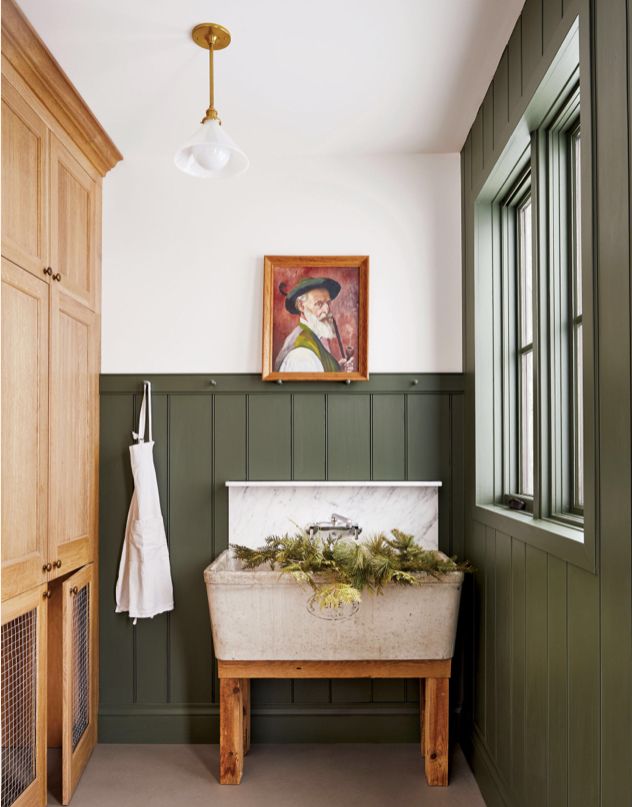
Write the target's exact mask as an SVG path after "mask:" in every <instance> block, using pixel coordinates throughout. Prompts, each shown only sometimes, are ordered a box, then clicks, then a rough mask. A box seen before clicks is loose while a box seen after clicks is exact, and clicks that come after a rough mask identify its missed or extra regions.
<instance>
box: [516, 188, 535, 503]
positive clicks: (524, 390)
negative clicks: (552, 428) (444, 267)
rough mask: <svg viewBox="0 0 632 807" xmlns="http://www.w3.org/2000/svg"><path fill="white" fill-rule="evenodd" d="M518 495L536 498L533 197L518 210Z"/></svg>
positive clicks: (528, 198)
mask: <svg viewBox="0 0 632 807" xmlns="http://www.w3.org/2000/svg"><path fill="white" fill-rule="evenodd" d="M517 231H518V232H517V235H518V239H517V241H518V255H517V261H516V263H517V269H518V283H517V288H518V339H517V362H518V373H517V376H518V384H519V393H518V400H519V401H520V404H519V410H518V411H519V414H518V423H519V431H518V435H519V440H518V468H519V474H518V490H517V492H518V493H521V494H522V495H523V496H531V497H532V496H533V254H532V247H531V237H532V233H531V197H530V196H528V197H527V199H526V200H525V201H524V202H523V203H522V204H521V205H520V207H519V208H518V227H517Z"/></svg>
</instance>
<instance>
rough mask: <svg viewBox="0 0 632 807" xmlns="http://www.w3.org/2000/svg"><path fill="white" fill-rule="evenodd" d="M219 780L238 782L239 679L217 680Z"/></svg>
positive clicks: (240, 742)
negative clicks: (218, 690) (218, 688)
mask: <svg viewBox="0 0 632 807" xmlns="http://www.w3.org/2000/svg"><path fill="white" fill-rule="evenodd" d="M219 686H220V692H219V783H220V784H221V785H238V784H239V783H240V782H241V776H242V773H243V770H244V704H243V679H242V678H220V679H219Z"/></svg>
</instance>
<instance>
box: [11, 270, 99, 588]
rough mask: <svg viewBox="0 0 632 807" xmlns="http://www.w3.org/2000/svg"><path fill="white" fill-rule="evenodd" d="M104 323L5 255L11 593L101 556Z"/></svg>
mask: <svg viewBox="0 0 632 807" xmlns="http://www.w3.org/2000/svg"><path fill="white" fill-rule="evenodd" d="M98 321H99V320H98V316H97V314H96V313H95V312H94V311H91V310H90V309H89V308H87V307H86V306H84V305H82V304H81V303H80V302H78V301H77V300H76V299H75V298H74V297H73V296H71V295H70V294H67V293H66V292H65V290H64V289H63V288H62V286H61V283H59V282H55V281H53V280H52V279H50V278H47V277H45V278H44V279H43V280H40V279H38V278H35V277H33V276H32V275H31V274H30V273H28V272H26V271H25V270H24V269H22V268H20V267H19V266H16V265H15V264H13V263H11V262H10V261H8V260H7V259H6V258H3V259H2V446H3V450H2V599H8V598H10V597H13V596H14V595H15V594H18V593H20V592H21V591H26V590H27V589H29V588H31V587H32V586H35V585H38V584H39V583H42V582H45V581H50V580H53V579H55V578H56V577H60V576H62V575H65V574H67V573H68V572H70V571H72V570H73V569H77V568H79V567H80V566H83V565H84V564H85V563H90V562H91V561H93V560H94V559H95V547H96V532H97V473H98V432H99V422H98V407H99V401H98V373H99V332H98Z"/></svg>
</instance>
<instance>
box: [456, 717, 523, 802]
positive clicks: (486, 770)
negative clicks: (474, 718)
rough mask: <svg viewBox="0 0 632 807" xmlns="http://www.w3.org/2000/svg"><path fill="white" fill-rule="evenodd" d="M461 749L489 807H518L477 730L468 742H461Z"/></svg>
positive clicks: (473, 731)
mask: <svg viewBox="0 0 632 807" xmlns="http://www.w3.org/2000/svg"><path fill="white" fill-rule="evenodd" d="M461 748H462V749H463V753H464V754H465V757H466V759H467V761H468V763H469V765H470V768H471V769H472V772H473V774H474V777H475V779H476V782H477V784H478V786H479V788H480V791H481V793H482V794H483V798H484V799H485V804H486V805H487V807H516V805H517V804H518V802H517V801H516V800H515V799H513V798H512V797H511V795H510V794H509V792H508V790H507V787H506V785H505V784H504V782H503V777H502V776H501V774H500V772H499V770H498V768H497V767H496V765H495V763H494V761H493V759H492V757H491V755H490V753H489V751H488V750H487V746H486V745H485V743H484V741H483V738H482V737H481V736H480V734H479V733H478V731H477V730H476V728H474V729H473V730H472V733H471V736H470V737H469V738H468V740H467V741H466V740H464V739H462V740H461Z"/></svg>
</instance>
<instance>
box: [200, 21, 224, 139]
mask: <svg viewBox="0 0 632 807" xmlns="http://www.w3.org/2000/svg"><path fill="white" fill-rule="evenodd" d="M216 41H217V35H216V34H210V35H209V38H208V65H209V71H208V72H209V107H208V109H207V110H206V115H205V116H204V118H203V119H202V123H206V121H207V120H217V121H219V122H220V124H221V121H220V120H219V115H218V114H217V110H216V109H215V76H214V72H213V53H214V51H215V43H216Z"/></svg>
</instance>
